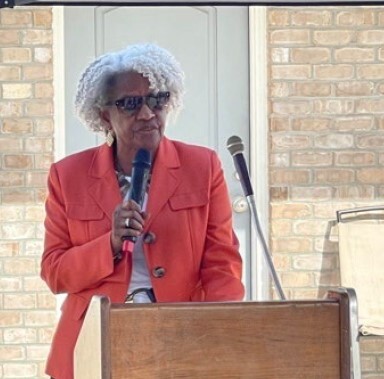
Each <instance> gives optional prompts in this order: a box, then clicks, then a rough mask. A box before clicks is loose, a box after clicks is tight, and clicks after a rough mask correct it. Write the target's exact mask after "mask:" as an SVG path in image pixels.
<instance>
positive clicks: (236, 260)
mask: <svg viewBox="0 0 384 379" xmlns="http://www.w3.org/2000/svg"><path fill="white" fill-rule="evenodd" d="M211 175H212V177H211V186H210V194H209V195H210V196H209V211H208V212H209V213H208V224H207V230H206V240H205V246H204V254H203V260H202V265H201V282H202V287H203V291H204V297H205V300H206V301H226V300H242V299H243V297H244V286H243V284H242V282H241V276H242V259H241V256H240V253H239V243H238V240H237V237H236V235H235V233H234V231H233V227H232V209H231V204H230V200H229V193H228V188H227V185H226V183H225V179H224V174H223V170H222V167H221V163H220V161H219V158H218V157H217V155H216V153H214V152H212V154H211Z"/></svg>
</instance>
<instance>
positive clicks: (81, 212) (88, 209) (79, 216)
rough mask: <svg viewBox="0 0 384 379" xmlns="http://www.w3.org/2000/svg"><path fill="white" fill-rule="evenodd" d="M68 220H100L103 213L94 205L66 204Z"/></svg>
mask: <svg viewBox="0 0 384 379" xmlns="http://www.w3.org/2000/svg"><path fill="white" fill-rule="evenodd" d="M67 214H68V218H70V219H72V220H82V221H91V220H101V219H102V218H103V211H102V210H101V209H100V208H99V207H98V206H97V205H95V204H68V205H67Z"/></svg>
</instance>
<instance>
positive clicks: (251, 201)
mask: <svg viewBox="0 0 384 379" xmlns="http://www.w3.org/2000/svg"><path fill="white" fill-rule="evenodd" d="M246 198H247V201H248V205H249V207H250V209H251V213H252V215H253V218H254V221H255V225H256V230H257V234H258V236H259V238H260V242H261V245H262V247H263V252H264V258H265V259H266V260H267V264H268V268H269V271H270V274H271V276H272V278H273V281H274V283H275V287H276V290H277V292H278V294H279V297H280V299H281V300H287V299H286V297H285V295H284V292H283V289H282V287H281V284H280V280H279V277H278V276H277V273H276V270H275V267H274V265H273V262H272V258H271V255H270V254H269V251H268V247H267V243H266V242H265V238H264V235H263V231H262V229H261V225H260V221H259V217H258V215H257V210H256V201H255V196H254V195H253V194H252V195H247V196H246Z"/></svg>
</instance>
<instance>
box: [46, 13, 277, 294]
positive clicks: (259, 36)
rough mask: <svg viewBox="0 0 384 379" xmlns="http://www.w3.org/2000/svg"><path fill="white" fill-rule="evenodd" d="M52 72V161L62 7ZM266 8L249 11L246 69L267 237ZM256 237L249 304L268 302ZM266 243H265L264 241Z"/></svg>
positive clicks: (60, 135)
mask: <svg viewBox="0 0 384 379" xmlns="http://www.w3.org/2000/svg"><path fill="white" fill-rule="evenodd" d="M52 12H53V69H54V80H53V82H54V83H53V84H54V88H55V91H54V93H55V95H54V125H55V127H54V151H55V156H54V160H55V161H56V160H59V159H61V158H63V157H64V156H65V151H66V146H65V141H66V128H65V125H66V116H65V110H64V107H63V106H62V104H64V103H65V101H64V100H65V98H64V82H65V75H64V54H63V51H64V16H63V14H64V7H63V6H56V7H54V8H53V11H52ZM266 14H267V7H265V6H253V7H249V56H250V62H249V68H250V73H249V74H250V94H249V95H250V115H249V116H250V141H249V146H250V150H251V151H250V157H251V159H250V162H249V170H250V176H251V178H254V180H253V185H254V193H255V201H256V207H257V209H258V213H259V215H258V217H259V220H260V222H261V225H262V226H263V229H264V234H265V236H268V230H269V228H268V226H269V223H268V220H269V189H268V164H267V163H266V162H268V111H267V110H268V107H267V99H268V97H267V96H268V84H267V22H266ZM258 240H259V239H258V236H257V234H256V232H255V231H254V228H252V230H251V241H250V245H251V253H250V263H251V267H254V268H255V269H254V270H251V275H250V279H251V288H250V291H251V293H250V298H251V300H257V301H262V300H268V299H270V279H269V275H268V267H267V265H266V262H265V259H264V256H263V252H262V249H261V245H260V244H259V241H258ZM267 240H268V239H267Z"/></svg>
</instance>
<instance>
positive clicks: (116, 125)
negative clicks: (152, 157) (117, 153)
mask: <svg viewBox="0 0 384 379" xmlns="http://www.w3.org/2000/svg"><path fill="white" fill-rule="evenodd" d="M114 83H115V85H114V86H113V87H112V88H111V89H110V92H109V98H110V100H111V104H114V103H115V101H117V100H121V99H124V98H126V97H128V96H148V95H151V94H152V95H153V92H152V91H151V90H150V89H149V81H148V79H147V78H145V77H143V76H142V75H141V74H139V73H136V72H128V73H123V74H119V75H118V76H117V77H116V78H115V80H114ZM131 100H132V99H131V98H130V100H129V102H128V101H126V104H128V105H129V104H132V101H131ZM140 100H141V99H140ZM151 100H153V99H151ZM122 103H123V102H122ZM157 108H159V109H157ZM167 113H168V108H167V106H166V105H165V106H164V107H156V108H153V107H152V109H151V108H150V107H149V106H148V105H147V104H146V102H145V101H144V102H143V104H142V106H141V107H140V106H138V107H137V108H136V110H134V111H133V112H132V111H130V110H126V109H124V108H123V107H120V106H116V105H111V106H107V107H105V108H104V109H103V110H102V111H101V117H102V119H103V120H104V122H105V124H106V127H107V128H108V129H113V131H114V133H115V136H116V140H117V146H118V149H122V150H125V151H132V152H135V151H136V150H137V149H139V148H144V149H147V150H149V151H151V152H152V154H154V153H155V151H156V150H157V147H158V146H159V143H160V140H161V138H162V137H163V135H164V128H165V122H166V118H167Z"/></svg>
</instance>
